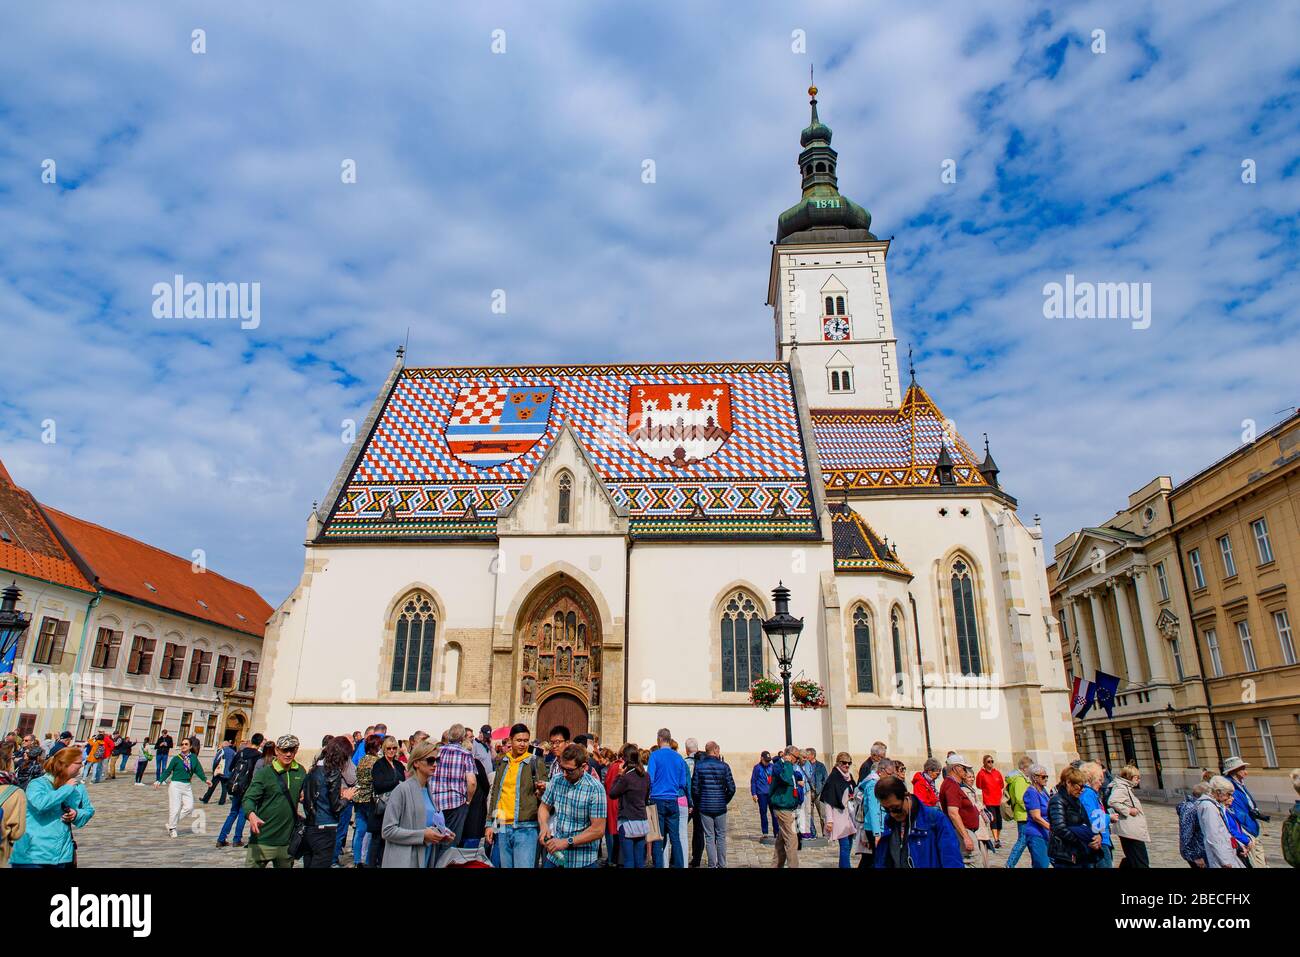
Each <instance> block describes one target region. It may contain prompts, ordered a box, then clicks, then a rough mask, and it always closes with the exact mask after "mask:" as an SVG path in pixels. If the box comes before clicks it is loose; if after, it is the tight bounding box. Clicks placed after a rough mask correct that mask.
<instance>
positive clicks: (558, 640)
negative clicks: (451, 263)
mask: <svg viewBox="0 0 1300 957" xmlns="http://www.w3.org/2000/svg"><path fill="white" fill-rule="evenodd" d="M813 92H814V93H815V91H813ZM816 104H817V101H816V99H813V101H812V118H811V123H810V124H809V126H808V127H807V128H806V129H804V130H803V132H802V135H801V136H800V143H801V146H802V151H801V152H800V153H799V157H798V170H799V175H800V178H801V181H802V186H803V195H802V197H801V198H800V200H799V202H797V203H796V204H795V205H794V206H793V207H791V208H790V209H789V210H787V211H786V212H785V213H783V214H782V215H781V216H780V217H779V219H778V223H777V230H776V241H775V243H774V244H773V245H772V247H771V260H770V263H771V273H770V280H769V283H768V303H769V305H770V306H771V307H772V314H771V319H770V323H771V325H768V324H767V323H766V322H763V321H756V322H755V327H754V334H755V338H756V340H758V339H760V337H766V336H771V337H772V338H771V341H772V346H773V351H774V353H775V355H774V358H773V360H772V361H768V362H709V363H665V362H658V363H626V364H622V365H596V364H591V365H549V366H538V365H531V366H513V367H486V366H481V367H480V366H471V367H467V366H456V367H447V366H432V367H407V366H406V364H405V357H404V356H402V355H401V354H400V352H399V357H398V360H397V362H396V363H395V364H394V366H393V368H392V370H391V372H390V374H389V376H388V379H387V381H386V382H384V383H383V385H382V387H381V388H380V389H379V390H378V394H377V396H376V398H375V402H374V405H373V407H372V409H371V412H370V414H369V416H368V418H367V420H366V422H365V424H364V426H363V428H362V429H361V430H360V432H359V434H358V437H357V441H356V443H355V445H354V446H353V447H352V448H351V449H350V450H349V451H348V453H347V455H346V457H345V458H344V461H343V462H342V463H341V466H340V468H339V471H338V474H337V475H336V477H335V480H334V482H333V484H332V486H331V487H330V490H329V492H328V493H327V495H326V496H325V498H324V500H323V501H322V503H321V505H320V507H319V508H317V509H315V510H313V512H312V513H311V515H310V516H309V517H308V520H307V534H306V561H305V565H304V570H303V575H302V578H301V581H300V584H299V586H298V588H297V589H296V590H295V591H294V592H293V594H291V595H290V596H289V597H288V598H287V599H286V600H285V602H284V603H283V604H282V605H281V606H280V608H279V609H278V610H277V612H276V614H275V615H274V616H273V617H272V619H271V622H270V625H269V630H268V634H267V638H266V654H267V665H266V667H265V669H264V670H263V692H264V693H263V695H261V696H259V699H258V701H259V704H258V709H259V710H258V714H257V715H256V716H255V719H254V723H255V724H256V725H257V726H258V727H259V728H261V729H264V730H266V731H267V732H269V733H281V732H283V731H286V730H292V731H294V732H296V733H297V734H298V735H299V736H300V737H301V738H302V740H303V741H304V742H305V743H307V744H311V743H312V742H315V741H319V740H320V738H321V736H322V734H324V733H326V732H334V733H339V732H345V731H351V730H353V729H359V728H364V727H365V726H366V725H368V724H374V723H375V722H377V721H384V722H385V723H387V725H388V727H389V729H390V730H392V731H394V732H397V733H399V734H403V735H407V734H410V733H412V732H414V731H415V730H417V729H424V730H428V731H431V732H434V733H436V732H438V731H440V730H441V729H443V728H445V727H447V726H448V725H450V724H452V723H453V722H460V723H463V724H466V725H472V726H478V725H480V724H483V723H488V724H491V725H492V726H494V727H499V726H502V725H508V724H510V723H512V722H515V721H524V722H526V723H527V724H528V725H529V726H530V727H531V728H532V729H533V730H534V732H535V734H537V735H538V736H539V737H545V736H546V734H547V732H548V731H549V729H550V727H551V726H552V725H553V724H564V725H567V726H568V727H569V729H570V730H571V731H573V732H578V731H585V730H591V731H594V732H596V733H597V734H599V736H600V738H601V741H602V742H603V743H604V744H607V745H610V746H617V745H618V744H619V743H620V742H622V741H628V740H630V741H635V742H637V743H640V744H642V745H648V744H650V743H651V742H652V741H653V740H654V735H655V731H656V729H657V728H660V727H664V726H666V727H668V728H670V729H671V730H672V732H673V733H674V735H675V736H676V737H677V738H678V740H681V741H684V740H685V739H686V738H687V737H697V738H699V740H700V741H701V742H703V741H705V740H707V739H710V738H712V739H715V740H717V741H718V742H720V743H721V745H722V747H723V749H724V752H725V753H726V755H727V756H728V758H729V759H730V760H732V761H733V764H738V763H740V762H744V761H748V760H752V759H753V757H754V756H755V755H757V753H758V752H759V751H762V750H765V749H774V748H776V747H779V746H780V745H782V744H783V743H784V726H783V721H782V718H781V716H780V714H779V713H777V712H776V710H775V709H774V711H773V712H772V713H764V712H763V711H760V710H757V709H756V708H755V707H754V706H753V705H752V704H751V703H750V702H749V694H748V692H749V689H750V687H751V684H752V682H753V681H754V680H755V679H756V678H758V677H759V676H761V675H765V674H769V675H770V674H775V673H776V671H777V665H776V662H775V660H774V657H773V654H772V651H771V649H770V648H769V646H768V643H767V641H766V640H765V638H764V635H763V631H762V622H763V620H764V619H766V618H769V617H770V616H771V615H772V614H773V612H774V608H773V602H772V599H771V597H770V596H771V592H772V590H773V588H775V587H776V586H777V584H778V583H784V585H785V586H786V587H788V588H789V589H790V590H791V592H792V598H791V605H790V608H791V611H792V613H793V614H794V615H796V616H798V617H802V618H803V619H804V622H805V625H804V631H803V635H802V638H801V640H800V642H799V645H798V650H797V653H796V655H795V659H794V668H793V670H794V675H795V677H796V678H799V677H803V678H809V679H812V680H814V681H816V682H817V683H819V684H820V685H821V686H822V687H823V688H824V689H825V692H826V697H827V700H828V701H829V707H827V708H825V709H822V710H808V711H797V712H796V714H795V718H794V737H795V741H796V742H797V743H799V744H801V745H804V746H815V747H817V748H818V749H819V750H820V751H821V752H822V753H824V754H826V753H829V754H833V753H835V752H837V751H841V750H843V751H849V752H851V753H853V754H854V755H855V756H857V757H859V758H860V757H861V756H863V755H864V754H865V753H866V752H867V750H868V749H869V748H870V746H871V744H872V742H874V741H876V740H883V741H886V742H888V743H889V745H890V751H891V754H896V755H898V756H900V757H903V758H904V759H905V760H907V761H908V762H909V764H911V765H912V766H913V767H919V766H920V763H921V762H922V761H923V760H924V759H925V757H927V756H928V755H930V754H934V753H937V754H939V755H942V754H944V753H945V752H946V751H948V750H949V749H957V750H962V751H966V752H968V753H972V754H976V755H978V754H981V753H984V752H990V753H993V754H995V755H997V757H998V759H999V760H1000V761H1002V762H1003V763H1004V764H1005V763H1007V762H1010V761H1012V760H1014V759H1015V758H1017V757H1019V756H1020V755H1022V754H1025V753H1028V754H1030V755H1032V756H1033V757H1034V758H1035V759H1037V760H1040V761H1042V762H1044V763H1046V764H1049V765H1051V766H1054V767H1058V766H1060V765H1061V764H1062V763H1063V762H1065V761H1068V760H1069V759H1070V758H1072V757H1073V755H1074V741H1073V735H1072V729H1071V725H1070V719H1069V708H1068V687H1067V684H1066V681H1065V672H1064V668H1063V663H1062V660H1061V654H1060V643H1059V641H1058V638H1057V636H1056V634H1055V622H1054V620H1053V619H1052V617H1051V615H1050V609H1049V599H1048V591H1047V581H1046V576H1045V574H1044V567H1043V566H1044V555H1043V548H1042V539H1041V531H1040V529H1039V528H1037V527H1032V528H1031V527H1026V526H1025V525H1024V524H1023V523H1022V522H1021V521H1020V519H1019V517H1018V516H1017V514H1016V501H1015V499H1014V498H1013V497H1012V496H1011V495H1010V494H1009V493H1008V492H1007V491H1006V490H1005V489H1004V488H1003V485H1002V481H1001V479H1000V477H999V471H998V467H997V465H996V464H995V463H994V461H993V458H992V456H991V455H990V454H989V452H988V447H987V444H986V445H985V449H984V454H983V457H982V458H981V457H980V456H978V455H977V454H976V453H975V452H974V451H973V450H972V448H971V447H970V445H969V444H968V443H967V442H966V441H965V440H964V439H963V438H962V437H961V435H960V434H959V433H958V432H957V430H956V428H955V426H954V424H953V423H952V421H951V420H950V419H948V418H947V417H946V416H944V414H943V412H942V411H940V408H939V406H938V405H937V404H936V403H935V401H934V400H933V399H932V398H931V397H930V395H929V394H928V393H927V392H926V391H925V390H924V389H923V388H922V387H921V385H920V384H919V383H918V382H917V380H916V378H915V376H913V375H902V376H901V375H900V369H899V361H898V354H897V338H896V336H895V333H894V327H893V314H892V309H891V305H890V298H889V285H888V281H887V277H886V266H885V260H886V256H887V254H888V252H889V249H890V242H888V241H885V240H881V239H879V238H877V237H876V236H875V235H874V234H873V233H872V232H871V229H870V227H871V216H870V214H869V213H868V212H867V211H866V210H865V209H863V208H862V207H861V206H859V205H857V204H856V203H854V202H852V201H851V200H849V199H848V198H847V197H845V196H844V195H843V194H841V193H840V192H839V188H838V185H837V184H838V178H837V165H838V156H837V154H836V151H835V150H833V149H832V148H831V146H830V142H831V131H830V129H829V127H827V126H826V125H825V124H824V123H822V122H821V120H820V119H819V118H818V115H817V105H816ZM680 321H693V319H692V317H680Z"/></svg>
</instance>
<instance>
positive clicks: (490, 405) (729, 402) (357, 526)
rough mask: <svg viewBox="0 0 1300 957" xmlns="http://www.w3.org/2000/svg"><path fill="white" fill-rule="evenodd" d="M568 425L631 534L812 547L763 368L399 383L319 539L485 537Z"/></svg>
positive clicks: (796, 458)
mask: <svg viewBox="0 0 1300 957" xmlns="http://www.w3.org/2000/svg"><path fill="white" fill-rule="evenodd" d="M565 424H567V425H568V426H569V427H570V428H572V429H573V431H574V433H575V434H576V436H577V438H578V440H579V441H580V442H581V443H582V445H583V448H584V449H585V450H586V452H587V454H588V456H589V458H590V461H591V463H592V466H593V467H594V468H595V470H596V472H597V474H598V475H599V476H600V478H601V479H602V480H603V481H604V482H605V485H606V487H607V488H608V490H609V493H610V496H611V498H612V499H613V500H614V503H615V504H616V505H617V506H618V507H620V508H625V509H626V510H627V513H628V517H629V521H630V527H631V529H632V532H633V533H634V534H643V535H670V536H717V537H753V536H759V537H771V536H792V535H793V536H812V535H816V534H817V521H816V516H815V515H814V513H813V505H812V490H811V485H810V479H809V476H808V469H807V464H806V462H805V458H804V449H803V445H802V440H801V432H800V427H799V418H798V412H797V408H796V404H795V396H794V386H793V382H792V380H791V377H790V370H789V368H788V367H787V366H786V365H785V364H784V363H778V362H768V363H663V364H654V365H584V366H523V367H466V368H413V369H404V370H402V373H401V375H400V376H399V377H398V379H397V381H396V382H395V384H394V386H393V388H392V390H391V392H390V394H389V395H388V397H387V399H386V401H385V403H384V406H383V410H382V412H381V413H380V415H379V418H378V420H377V421H376V423H375V428H374V430H373V432H372V434H371V436H370V437H369V439H368V441H367V443H366V445H365V447H364V449H363V450H362V452H361V455H360V457H359V459H358V461H357V464H356V467H355V468H354V470H353V474H352V475H351V477H350V479H349V480H348V482H347V483H346V484H345V485H344V487H343V490H342V492H341V493H340V495H339V497H338V501H337V502H335V503H334V508H333V510H332V511H331V512H330V515H329V517H328V519H327V521H326V524H325V528H324V531H323V532H322V535H321V537H322V539H324V540H339V539H357V538H366V539H369V538H429V537H492V536H493V535H495V532H496V521H495V519H496V516H497V514H498V513H499V512H500V511H501V510H503V509H505V508H506V507H507V506H508V505H509V504H510V503H511V502H512V501H513V500H514V498H515V496H516V495H518V494H519V492H520V490H521V489H522V488H523V486H524V483H525V482H527V481H528V478H529V476H531V475H532V474H533V471H534V470H535V469H536V467H537V465H538V463H539V462H541V460H542V458H543V457H544V456H545V455H546V453H547V452H548V451H549V449H550V448H551V446H552V444H553V443H554V442H555V439H556V437H557V436H558V435H559V432H560V429H561V427H562V426H563V425H565Z"/></svg>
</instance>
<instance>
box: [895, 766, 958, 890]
mask: <svg viewBox="0 0 1300 957" xmlns="http://www.w3.org/2000/svg"><path fill="white" fill-rule="evenodd" d="M876 798H877V799H878V800H879V801H880V807H881V809H882V810H883V811H884V812H885V829H884V832H883V833H882V834H881V835H880V843H879V844H877V845H876V862H875V866H876V867H895V868H900V869H902V868H938V867H958V868H959V867H964V866H965V865H964V864H963V862H962V856H961V845H960V844H958V843H957V832H956V830H955V829H954V828H953V826H952V822H951V821H950V820H948V816H947V815H946V814H945V813H944V812H943V811H942V810H941V809H939V808H937V807H929V806H927V805H925V804H922V803H921V802H920V801H918V800H917V799H916V798H914V797H912V795H910V794H908V793H907V785H905V784H904V783H903V779H902V778H898V777H894V776H892V775H891V776H890V777H886V778H881V779H880V781H878V782H877V783H876Z"/></svg>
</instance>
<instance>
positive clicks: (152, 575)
mask: <svg viewBox="0 0 1300 957" xmlns="http://www.w3.org/2000/svg"><path fill="white" fill-rule="evenodd" d="M46 512H47V513H48V514H49V516H50V518H51V519H52V520H53V522H54V524H55V525H56V526H58V529H59V532H60V533H61V534H62V535H63V537H64V538H65V539H67V541H68V543H69V544H70V545H71V546H72V547H73V549H74V550H75V551H76V552H77V554H78V555H79V556H80V557H81V559H82V561H84V562H85V563H86V564H87V565H88V566H89V567H90V569H91V571H92V572H94V574H95V576H96V579H97V580H98V582H99V584H100V586H101V587H103V588H104V590H105V591H111V592H116V593H118V594H119V595H124V596H126V597H127V598H134V599H136V600H138V601H142V602H145V603H147V604H150V605H157V606H160V607H162V608H166V609H170V610H171V611H177V612H180V613H181V614H184V615H189V616H190V617H192V618H201V619H203V620H204V621H210V622H212V623H213V624H215V625H221V626H223V627H225V628H230V629H232V630H234V631H240V632H244V633H245V634H249V635H255V636H257V637H259V638H260V637H262V635H263V633H264V632H265V631H266V621H267V619H268V618H270V617H271V612H272V611H273V609H272V608H271V606H270V605H268V604H267V603H266V602H265V601H264V600H263V599H262V596H261V595H259V594H258V593H257V592H255V591H254V590H253V589H251V588H249V587H248V586H247V585H241V584H240V583H239V582H235V581H231V580H230V579H229V578H226V577H224V576H223V575H218V574H217V573H216V572H214V571H212V570H211V569H208V570H207V571H205V572H201V573H200V572H195V571H194V570H193V568H192V567H191V563H190V560H189V559H187V558H181V557H179V556H177V555H172V554H171V553H170V552H164V551H163V550H162V549H160V548H155V547H154V546H152V545H147V544H145V543H144V542H141V541H137V540H136V539H134V538H131V537H129V536H127V535H122V534H121V533H119V532H114V531H112V530H111V529H107V528H104V527H102V526H100V525H96V524H94V523H93V522H87V521H85V520H83V519H80V518H76V517H75V516H72V515H69V514H67V513H66V512H60V511H59V510H58V509H54V508H50V507H49V506H46Z"/></svg>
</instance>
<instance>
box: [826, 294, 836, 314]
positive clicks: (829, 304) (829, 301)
mask: <svg viewBox="0 0 1300 957" xmlns="http://www.w3.org/2000/svg"><path fill="white" fill-rule="evenodd" d="M826 315H828V316H833V315H835V300H834V299H833V298H831V297H830V296H827V297H826Z"/></svg>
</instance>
